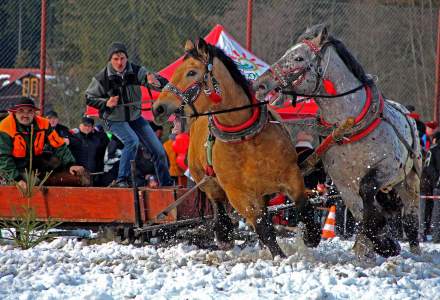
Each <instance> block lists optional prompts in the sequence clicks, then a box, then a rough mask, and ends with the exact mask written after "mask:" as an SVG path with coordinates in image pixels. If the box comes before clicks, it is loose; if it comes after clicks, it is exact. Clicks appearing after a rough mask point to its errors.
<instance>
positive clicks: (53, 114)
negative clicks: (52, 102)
mask: <svg viewBox="0 0 440 300" xmlns="http://www.w3.org/2000/svg"><path fill="white" fill-rule="evenodd" d="M46 118H58V113H57V112H56V111H53V110H51V111H48V112H47V113H46Z"/></svg>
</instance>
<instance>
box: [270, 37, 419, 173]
mask: <svg viewBox="0 0 440 300" xmlns="http://www.w3.org/2000/svg"><path fill="white" fill-rule="evenodd" d="M302 42H303V43H304V44H306V45H307V46H308V47H309V48H310V49H311V50H312V52H313V53H314V54H315V55H316V59H317V67H316V70H315V72H316V74H317V81H316V86H315V89H314V91H313V92H312V95H305V94H298V93H295V92H291V91H283V89H286V88H288V87H289V86H290V85H291V84H293V82H294V81H295V80H297V79H298V78H300V77H301V76H302V75H304V74H305V73H306V72H308V71H310V70H311V69H312V67H311V66H310V65H309V66H307V68H304V69H303V70H302V71H300V72H292V73H293V74H289V73H286V72H284V71H282V70H281V71H280V70H279V68H276V67H275V68H274V69H271V71H272V74H273V75H274V77H275V80H277V81H278V83H279V85H280V86H281V92H282V93H284V94H286V95H290V96H292V97H293V100H292V105H293V106H295V105H296V98H297V96H302V97H307V98H313V97H317V98H337V97H342V96H346V95H349V94H352V93H354V92H356V91H358V90H360V89H361V88H364V89H365V92H366V95H367V96H366V97H367V98H366V101H365V104H364V107H363V108H362V110H361V112H360V113H359V115H358V116H357V117H356V119H355V123H354V125H353V126H352V127H351V128H349V129H347V130H346V131H345V132H344V134H343V135H342V138H339V137H338V138H337V139H336V140H335V138H334V132H335V130H336V129H337V125H338V124H329V123H327V122H326V121H325V120H324V119H323V118H322V117H321V116H319V115H318V118H317V121H315V120H313V121H311V122H310V121H308V122H307V123H308V125H309V126H316V128H317V129H318V132H319V134H320V135H321V136H326V137H325V138H324V140H323V142H322V143H321V144H320V145H319V146H318V147H317V149H316V153H317V154H318V155H319V156H322V155H323V154H324V153H325V152H326V151H327V150H328V149H329V148H330V147H331V146H332V145H333V144H335V143H336V144H339V145H342V144H348V143H352V142H355V141H359V140H361V139H362V138H364V137H365V136H367V135H368V134H370V133H371V132H373V131H374V129H376V128H377V127H378V126H379V124H380V122H381V121H382V120H383V121H384V122H386V123H388V124H389V125H390V126H391V128H392V129H393V131H394V132H395V134H396V136H397V137H398V138H399V140H400V141H401V143H402V144H403V145H404V146H405V148H406V149H407V151H408V153H409V156H408V159H409V158H411V159H416V157H417V155H416V153H415V142H416V139H415V135H414V132H413V130H411V135H412V141H413V143H412V145H409V143H408V142H407V141H406V140H405V138H404V137H403V136H402V134H400V132H399V130H398V128H397V127H396V126H395V125H394V124H393V123H392V122H391V121H390V120H388V119H386V118H385V116H384V115H383V110H384V106H385V103H384V99H383V96H382V94H381V93H380V92H379V90H378V89H377V87H376V85H375V84H374V83H373V81H372V80H371V81H370V80H368V81H367V82H365V83H363V84H361V85H359V86H357V87H355V88H353V89H351V90H349V91H346V92H343V93H340V94H336V93H335V92H334V91H333V90H332V89H331V88H330V90H332V91H328V93H329V94H330V95H318V94H314V93H316V91H317V90H318V89H319V86H320V83H321V81H322V82H324V81H325V79H324V78H323V77H324V73H325V71H324V72H323V70H322V67H321V60H322V56H323V52H324V50H325V49H326V47H327V46H329V45H330V44H331V42H327V43H325V44H324V45H323V46H322V47H321V48H319V47H317V46H316V45H315V44H313V43H312V42H311V41H309V40H303V41H302ZM286 77H288V78H286ZM330 84H331V82H330ZM324 85H325V82H324ZM326 90H327V89H326ZM387 103H388V102H387ZM391 105H392V104H391ZM392 106H393V107H394V108H395V109H396V110H398V111H399V112H400V113H402V114H403V115H404V116H405V118H406V120H407V122H408V124H409V125H410V128H411V124H410V121H409V119H408V117H407V116H406V114H405V113H404V112H403V111H401V110H400V109H399V108H398V107H396V106H395V105H392ZM414 166H415V167H414V169H415V171H416V173H417V174H418V175H419V177H420V174H421V170H420V169H419V168H418V167H417V164H414Z"/></svg>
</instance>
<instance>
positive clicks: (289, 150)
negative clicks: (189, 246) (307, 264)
mask: <svg viewBox="0 0 440 300" xmlns="http://www.w3.org/2000/svg"><path fill="white" fill-rule="evenodd" d="M185 50H186V54H185V57H184V60H183V63H182V64H181V65H180V66H179V67H178V68H177V69H176V71H175V72H174V74H173V76H172V78H171V80H170V82H169V83H168V85H167V86H166V87H165V88H164V90H163V91H162V93H161V94H160V96H159V98H158V99H157V100H156V101H155V103H154V105H153V114H154V117H155V121H156V122H157V123H164V122H165V121H166V120H167V119H168V117H169V116H170V115H171V114H173V113H174V112H176V110H179V111H181V112H183V113H184V114H185V115H190V114H192V115H191V116H192V118H190V122H189V126H190V129H189V130H190V137H191V139H190V146H189V152H188V157H189V168H190V172H191V175H192V176H193V177H194V179H195V181H196V182H200V181H201V180H203V179H204V178H206V177H205V176H206V174H207V173H210V174H211V175H212V170H213V172H214V173H215V175H214V176H211V177H209V179H208V180H207V182H206V184H204V185H203V186H201V189H202V190H203V191H204V192H206V194H207V196H208V198H209V199H210V200H211V202H212V203H213V207H214V208H215V209H214V210H216V211H217V212H216V218H215V226H214V230H215V233H216V239H217V243H219V244H223V245H224V243H227V244H230V243H231V241H232V236H231V232H232V224H231V221H230V219H229V217H228V215H227V213H226V210H225V208H224V206H223V204H224V202H225V201H226V200H227V199H228V200H229V202H230V203H231V205H232V206H233V207H234V208H235V209H236V210H237V212H238V213H239V214H240V215H242V216H243V217H244V218H246V221H247V223H249V224H250V225H251V226H252V227H253V228H254V230H255V231H256V232H257V234H258V237H259V239H260V240H261V241H262V242H263V244H265V245H266V246H267V247H268V248H269V250H270V252H271V254H272V256H276V255H281V256H284V253H283V252H282V251H281V249H280V247H279V245H278V244H277V242H276V237H275V232H274V228H273V224H272V222H271V220H270V218H269V216H268V213H267V207H266V201H267V196H268V195H271V194H273V193H277V192H283V193H286V194H288V195H289V196H290V197H291V198H292V199H294V201H295V204H296V206H297V207H298V208H299V211H300V218H301V221H302V222H303V223H304V224H305V226H304V232H303V239H304V242H305V244H306V245H307V246H309V247H316V246H317V245H318V244H319V242H320V225H319V224H318V223H316V222H314V218H313V210H312V208H311V206H310V204H309V203H308V201H306V197H305V190H304V181H303V178H302V176H301V172H300V169H299V167H298V165H297V154H296V152H295V148H294V147H293V145H292V143H291V141H290V138H289V135H288V133H287V132H286V131H285V130H284V128H283V127H282V126H281V125H279V124H273V123H270V122H269V121H268V119H269V116H268V114H269V113H268V111H267V107H266V106H259V105H258V103H256V102H255V101H256V100H255V98H254V97H253V96H252V95H251V92H250V86H249V83H248V82H247V81H246V79H245V77H244V76H243V75H242V74H241V73H240V71H239V70H238V68H237V66H236V65H235V63H234V62H233V61H232V60H231V59H230V58H229V57H227V56H226V55H225V54H224V52H223V51H222V50H221V49H219V48H217V47H214V46H211V45H208V44H207V43H206V42H205V41H204V40H203V39H199V40H198V42H197V43H196V45H194V44H193V42H191V41H188V42H187V44H186V46H185ZM251 103H253V104H254V106H251V105H250V104H251ZM242 106H245V107H244V108H243V109H240V110H234V111H229V112H225V113H222V114H215V115H210V116H209V117H206V116H201V115H200V114H203V113H206V112H212V111H220V110H226V109H231V108H239V107H242ZM213 139H215V143H213V144H212V143H211V141H212V140H213ZM210 145H212V147H211V146H210ZM211 148H212V151H211V150H209V149H211ZM207 149H208V150H207ZM211 158H212V159H211Z"/></svg>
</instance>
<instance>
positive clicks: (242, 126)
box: [212, 97, 260, 132]
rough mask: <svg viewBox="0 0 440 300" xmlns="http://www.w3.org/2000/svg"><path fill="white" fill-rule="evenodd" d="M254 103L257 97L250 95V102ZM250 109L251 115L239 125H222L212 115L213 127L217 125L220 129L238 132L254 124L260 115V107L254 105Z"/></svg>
mask: <svg viewBox="0 0 440 300" xmlns="http://www.w3.org/2000/svg"><path fill="white" fill-rule="evenodd" d="M256 103H257V99H256V98H255V97H252V104H256ZM252 110H253V112H252V116H251V117H250V118H249V119H248V120H247V121H246V122H244V123H242V124H240V125H236V126H228V125H222V124H220V122H219V121H218V119H217V118H216V117H215V116H213V117H212V120H213V121H214V125H215V127H217V128H218V129H219V130H221V131H224V132H238V131H242V130H244V129H246V128H249V127H251V126H252V124H254V123H255V122H256V121H257V120H258V116H259V115H260V107H259V106H254V107H253V108H252Z"/></svg>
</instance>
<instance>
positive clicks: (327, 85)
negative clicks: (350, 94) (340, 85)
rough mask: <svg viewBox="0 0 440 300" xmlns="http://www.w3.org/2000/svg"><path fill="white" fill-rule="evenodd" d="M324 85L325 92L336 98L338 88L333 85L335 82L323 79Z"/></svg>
mask: <svg viewBox="0 0 440 300" xmlns="http://www.w3.org/2000/svg"><path fill="white" fill-rule="evenodd" d="M322 84H323V86H324V90H325V92H326V93H327V94H329V95H332V96H334V95H336V94H337V92H336V87H335V85H334V84H333V82H331V81H330V80H328V79H323V80H322Z"/></svg>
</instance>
